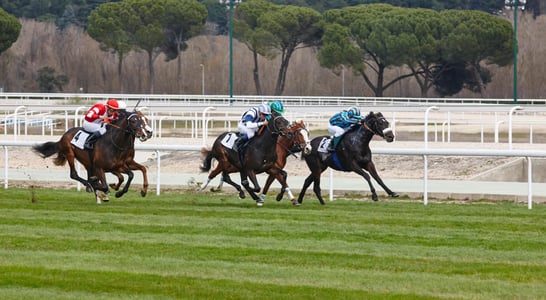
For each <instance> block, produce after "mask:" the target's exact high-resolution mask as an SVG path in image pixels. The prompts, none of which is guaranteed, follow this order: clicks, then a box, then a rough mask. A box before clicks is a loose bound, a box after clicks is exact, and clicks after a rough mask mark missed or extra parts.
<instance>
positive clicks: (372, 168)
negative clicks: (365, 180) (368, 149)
mask: <svg viewBox="0 0 546 300" xmlns="http://www.w3.org/2000/svg"><path fill="white" fill-rule="evenodd" d="M366 170H367V171H368V172H369V173H370V175H372V177H373V179H375V181H376V182H377V183H378V184H379V185H380V186H381V187H382V188H383V190H385V192H387V194H389V196H391V197H398V194H397V193H396V192H393V191H392V190H391V189H389V188H388V187H387V185H385V183H383V180H382V179H381V178H380V177H379V174H377V170H376V169H375V164H374V163H373V162H371V161H370V162H369V163H368V164H367V165H366Z"/></svg>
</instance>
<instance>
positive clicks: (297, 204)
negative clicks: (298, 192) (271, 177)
mask: <svg viewBox="0 0 546 300" xmlns="http://www.w3.org/2000/svg"><path fill="white" fill-rule="evenodd" d="M292 205H293V206H300V205H301V203H299V202H298V201H292Z"/></svg>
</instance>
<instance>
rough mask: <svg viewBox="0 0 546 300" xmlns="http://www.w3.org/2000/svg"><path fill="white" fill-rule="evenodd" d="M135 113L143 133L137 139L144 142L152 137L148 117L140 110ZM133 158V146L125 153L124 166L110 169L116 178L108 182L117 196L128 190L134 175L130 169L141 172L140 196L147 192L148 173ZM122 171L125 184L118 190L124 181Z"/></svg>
mask: <svg viewBox="0 0 546 300" xmlns="http://www.w3.org/2000/svg"><path fill="white" fill-rule="evenodd" d="M135 113H136V114H137V115H138V117H139V118H140V121H141V122H142V126H141V127H142V129H143V130H144V133H145V134H144V135H140V136H138V139H139V140H140V141H141V142H145V141H147V140H148V139H150V138H151V137H152V134H153V130H152V128H151V127H150V125H149V121H148V118H146V116H144V114H143V113H142V112H141V111H139V110H135ZM134 158H135V149H134V148H133V149H132V152H130V153H128V155H127V160H126V163H125V166H124V167H123V168H121V169H120V170H118V171H111V173H112V174H114V175H115V176H116V177H117V178H118V182H117V183H115V184H110V187H111V188H112V189H113V190H115V191H117V192H116V197H117V198H119V197H121V196H123V195H124V194H125V193H127V191H129V187H130V186H131V182H132V181H133V177H134V174H133V172H132V171H135V170H140V172H142V189H141V190H140V195H141V196H142V197H145V196H146V194H147V193H148V175H147V171H146V167H144V166H143V165H141V164H139V163H137V162H136V161H135V159H134ZM122 173H124V174H126V175H127V184H125V186H124V187H123V189H121V191H120V190H119V189H120V188H121V185H122V184H123V181H124V177H123V175H122Z"/></svg>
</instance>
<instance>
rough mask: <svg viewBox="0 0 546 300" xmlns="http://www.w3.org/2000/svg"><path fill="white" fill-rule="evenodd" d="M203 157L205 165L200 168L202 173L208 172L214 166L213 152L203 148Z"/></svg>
mask: <svg viewBox="0 0 546 300" xmlns="http://www.w3.org/2000/svg"><path fill="white" fill-rule="evenodd" d="M201 155H202V156H203V164H202V165H201V166H199V168H200V169H201V172H208V171H210V167H211V166H212V151H210V150H208V149H207V148H205V147H203V148H201Z"/></svg>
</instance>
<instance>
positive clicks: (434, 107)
mask: <svg viewBox="0 0 546 300" xmlns="http://www.w3.org/2000/svg"><path fill="white" fill-rule="evenodd" d="M438 109H439V108H438V107H437V106H430V107H428V108H427V110H426V111H425V129H424V131H425V149H427V148H428V114H429V113H430V111H431V110H438Z"/></svg>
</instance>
